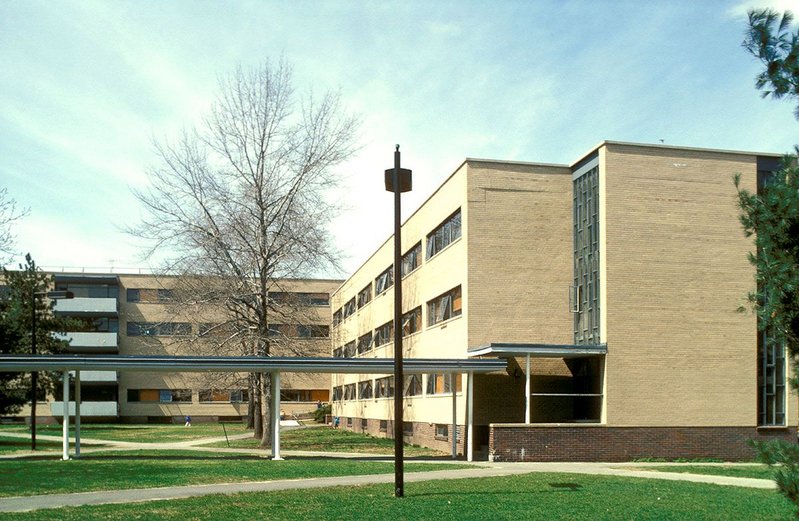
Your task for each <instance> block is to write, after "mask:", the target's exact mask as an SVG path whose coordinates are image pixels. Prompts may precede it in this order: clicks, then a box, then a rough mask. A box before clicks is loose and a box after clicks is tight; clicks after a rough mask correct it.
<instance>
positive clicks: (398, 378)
mask: <svg viewBox="0 0 799 521" xmlns="http://www.w3.org/2000/svg"><path fill="white" fill-rule="evenodd" d="M385 183H386V191H388V192H394V496H395V497H403V496H404V495H405V483H404V481H405V478H404V464H405V462H404V454H403V446H402V423H403V422H402V395H403V391H404V387H405V385H404V384H405V382H404V378H403V374H402V271H401V267H402V266H401V263H402V240H401V236H400V227H401V225H402V222H401V220H400V194H401V193H402V192H410V191H411V187H412V181H411V171H410V170H408V169H406V168H400V151H399V145H397V148H396V150H395V151H394V168H389V169H388V170H386V174H385Z"/></svg>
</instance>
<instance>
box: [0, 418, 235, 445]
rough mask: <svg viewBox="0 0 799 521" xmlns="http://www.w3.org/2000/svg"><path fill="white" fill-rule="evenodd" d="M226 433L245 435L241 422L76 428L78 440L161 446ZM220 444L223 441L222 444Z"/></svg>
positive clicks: (57, 431)
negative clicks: (78, 430)
mask: <svg viewBox="0 0 799 521" xmlns="http://www.w3.org/2000/svg"><path fill="white" fill-rule="evenodd" d="M3 431H9V432H30V429H29V428H28V427H27V426H26V425H2V426H0V432H3ZM225 431H227V434H228V436H232V435H236V434H243V433H245V432H247V429H245V428H244V425H243V424H242V423H241V422H231V423H225V424H224V428H223V426H222V424H219V423H194V424H193V425H192V426H191V427H184V426H183V425H157V424H141V425H126V424H96V423H85V424H81V426H80V435H81V438H91V439H102V440H111V441H135V442H141V443H162V442H171V441H188V440H195V439H200V438H208V437H217V436H220V437H223V436H224V435H225ZM69 432H70V436H74V434H75V426H74V425H70V428H69ZM36 433H37V434H46V435H50V436H61V434H62V426H61V425H58V424H53V425H37V426H36ZM223 443H224V442H223Z"/></svg>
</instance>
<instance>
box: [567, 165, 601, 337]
mask: <svg viewBox="0 0 799 521" xmlns="http://www.w3.org/2000/svg"><path fill="white" fill-rule="evenodd" d="M596 161H597V159H596V158H594V159H593V160H591V161H589V162H588V163H587V164H585V165H584V166H582V167H580V168H578V170H577V171H576V172H575V174H574V175H576V176H578V177H577V178H576V179H574V181H573V184H572V186H573V200H572V212H573V217H572V220H573V238H574V240H573V244H574V282H573V286H572V287H573V295H574V297H573V299H574V302H573V306H572V313H573V315H574V343H575V344H580V345H585V344H598V343H599V342H600V332H599V321H600V309H599V293H600V282H601V281H600V280H599V224H600V223H599V166H591V165H592V164H593V165H597V163H596Z"/></svg>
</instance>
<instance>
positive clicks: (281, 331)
mask: <svg viewBox="0 0 799 521" xmlns="http://www.w3.org/2000/svg"><path fill="white" fill-rule="evenodd" d="M114 320H116V319H114ZM115 326H116V328H117V330H118V328H119V324H118V323H117V324H116V325H115ZM219 326H220V324H209V323H202V324H198V325H197V327H198V331H197V332H198V334H199V335H200V336H205V335H210V334H213V333H214V332H215V329H216V328H217V327H219ZM191 334H192V325H191V324H190V323H189V322H128V325H127V335H128V336H189V335H191ZM281 335H282V336H285V337H291V338H327V337H328V336H330V327H329V326H323V325H298V326H295V325H289V324H272V325H270V326H269V336H281Z"/></svg>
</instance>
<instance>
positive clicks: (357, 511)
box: [0, 473, 793, 521]
mask: <svg viewBox="0 0 799 521" xmlns="http://www.w3.org/2000/svg"><path fill="white" fill-rule="evenodd" d="M391 490H392V485H391V484H385V485H384V484H380V485H370V486H363V487H335V488H327V489H317V490H290V491H282V492H270V493H246V494H236V495H230V496H222V495H214V496H206V497H199V498H190V499H178V500H170V501H155V502H146V503H136V504H124V505H102V506H84V507H70V508H63V509H57V510H41V511H34V512H29V513H17V514H8V515H3V514H0V520H4V519H12V518H13V519H20V520H31V521H36V520H51V519H60V520H64V521H84V520H87V519H91V520H106V519H107V520H116V519H137V520H159V521H160V520H195V519H256V518H262V517H264V516H265V515H266V516H268V517H269V518H270V519H292V520H296V519H332V520H336V519H342V520H344V519H346V520H350V519H396V520H402V519H409V520H410V519H413V520H415V519H435V520H436V521H445V520H450V519H453V520H468V519H492V520H502V519H508V520H514V521H515V520H518V519H546V520H583V519H592V520H593V519H599V520H629V519H635V520H658V521H661V520H662V521H670V520H692V521H693V520H700V521H701V520H725V521H727V520H738V519H742V520H746V521H760V520H777V519H791V518H792V517H793V507H792V506H791V505H790V503H789V502H788V501H786V500H785V499H784V498H782V497H781V496H779V495H778V494H777V493H775V492H773V491H768V490H758V489H744V488H739V487H722V486H717V485H708V484H701V483H689V482H678V481H664V480H655V479H634V478H621V477H611V476H587V475H575V474H544V473H541V474H527V475H519V476H508V477H501V478H481V479H460V480H450V481H429V482H424V483H407V484H406V487H405V498H403V499H397V498H393V497H392V495H391Z"/></svg>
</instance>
